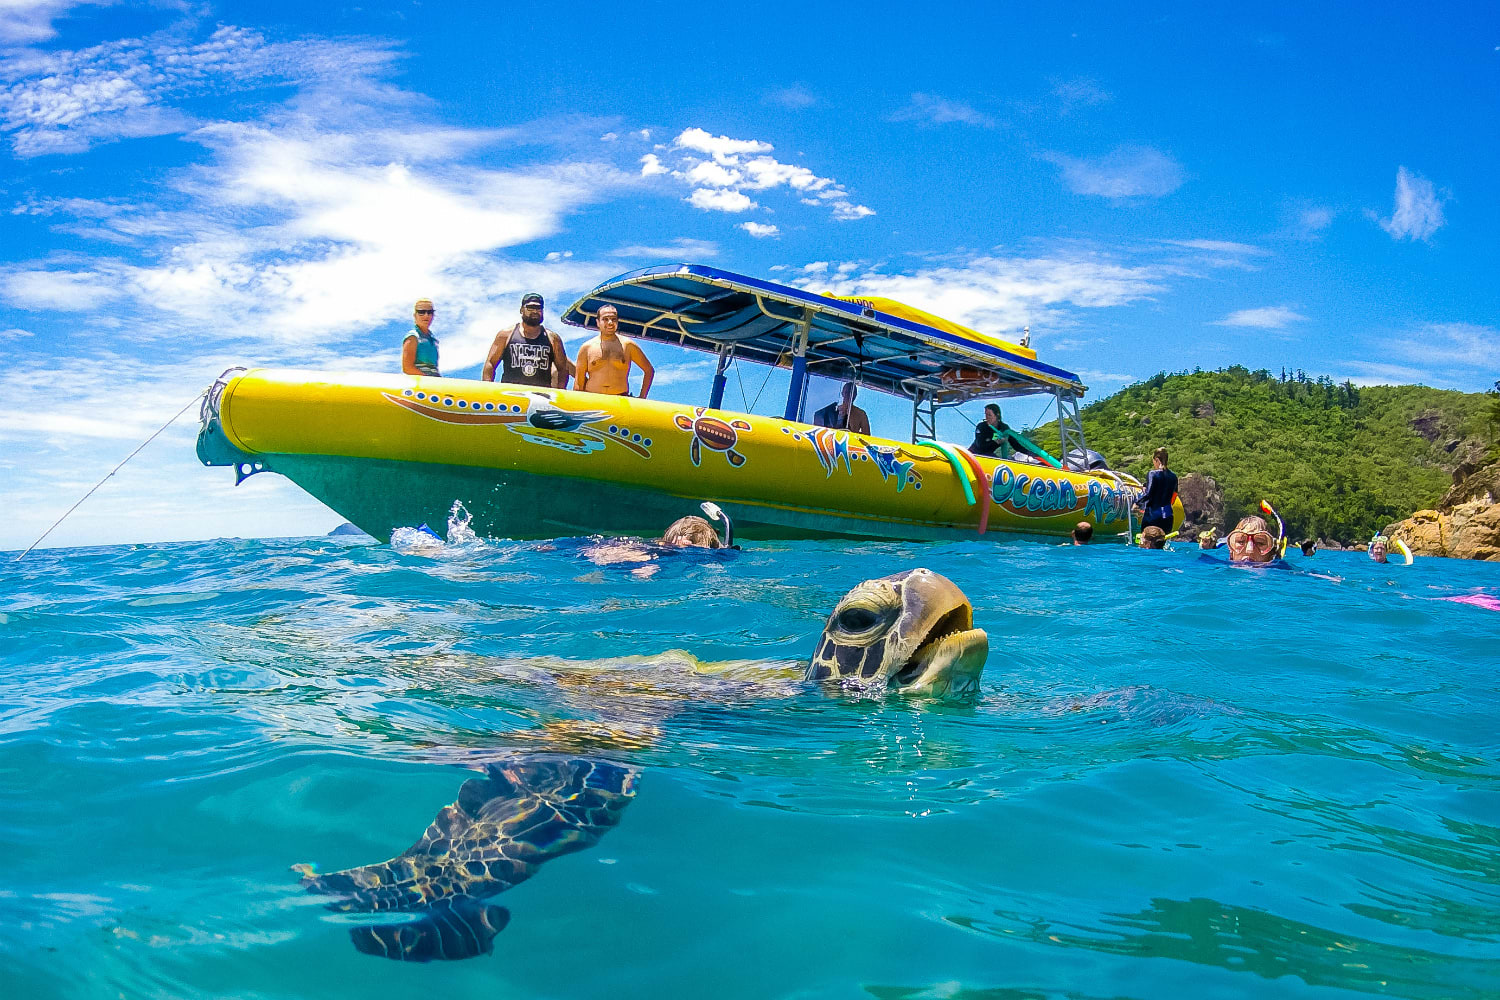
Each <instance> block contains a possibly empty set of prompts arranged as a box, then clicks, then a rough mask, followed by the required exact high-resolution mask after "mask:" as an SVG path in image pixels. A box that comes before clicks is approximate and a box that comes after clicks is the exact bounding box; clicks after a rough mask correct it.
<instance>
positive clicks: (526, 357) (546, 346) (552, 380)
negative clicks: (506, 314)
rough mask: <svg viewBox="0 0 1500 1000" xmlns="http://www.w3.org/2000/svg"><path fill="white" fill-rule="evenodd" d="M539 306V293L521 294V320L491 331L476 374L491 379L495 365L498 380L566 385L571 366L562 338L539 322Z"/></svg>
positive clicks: (561, 387) (556, 387)
mask: <svg viewBox="0 0 1500 1000" xmlns="http://www.w3.org/2000/svg"><path fill="white" fill-rule="evenodd" d="M543 306H544V303H543V302H542V297H541V295H539V294H538V293H536V292H527V293H526V294H525V295H523V296H521V322H519V323H517V324H516V325H515V326H513V327H512V328H510V329H509V330H501V331H500V332H499V333H497V334H495V341H494V343H492V344H491V345H490V353H489V356H488V357H487V358H485V359H484V370H483V372H481V373H480V378H482V379H484V380H485V381H486V382H493V381H495V376H496V373H497V369H498V374H499V380H500V381H501V382H513V383H518V384H520V385H538V386H551V387H552V388H554V389H566V388H567V387H568V376H570V375H572V374H573V366H572V365H571V364H570V363H569V362H568V354H567V351H566V350H564V349H563V344H562V338H560V337H558V335H557V334H555V333H553V332H552V331H551V330H549V329H547V328H546V327H545V326H543V325H542V309H543Z"/></svg>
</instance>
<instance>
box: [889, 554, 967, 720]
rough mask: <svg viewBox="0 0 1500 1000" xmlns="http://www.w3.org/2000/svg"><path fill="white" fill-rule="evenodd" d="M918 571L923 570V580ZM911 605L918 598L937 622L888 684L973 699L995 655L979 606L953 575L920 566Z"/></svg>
mask: <svg viewBox="0 0 1500 1000" xmlns="http://www.w3.org/2000/svg"><path fill="white" fill-rule="evenodd" d="M917 574H921V577H920V578H918V576H917ZM906 585H907V589H908V594H907V601H908V604H907V606H908V607H912V606H914V604H913V599H914V598H915V599H916V602H919V603H920V604H921V605H923V606H925V607H926V608H927V613H926V617H928V618H929V619H930V621H931V624H930V625H928V626H927V628H926V629H925V631H923V632H922V633H921V637H920V639H918V641H917V645H916V648H915V649H913V651H912V653H911V655H910V656H909V657H907V659H906V661H905V663H904V664H902V665H901V666H899V667H898V668H897V670H896V672H895V673H894V674H892V675H891V677H890V680H889V681H888V682H887V683H888V686H889V687H890V688H891V689H894V690H896V691H899V692H901V693H902V694H925V695H931V696H933V697H937V698H947V697H954V698H958V697H967V696H970V695H973V694H975V693H977V692H978V691H979V675H980V673H981V672H982V671H983V670H984V662H985V660H986V659H988V657H989V654H990V638H989V636H988V635H986V634H985V631H984V630H983V629H977V628H975V627H974V607H973V605H971V604H970V603H969V599H968V598H967V597H965V596H964V592H963V591H962V590H959V589H958V585H957V584H955V583H953V581H951V580H949V579H948V578H947V577H944V576H939V575H938V574H936V573H932V572H928V571H922V570H918V571H917V572H916V573H914V574H912V576H911V577H908V579H907V584H906Z"/></svg>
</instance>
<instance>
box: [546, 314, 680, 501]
mask: <svg viewBox="0 0 1500 1000" xmlns="http://www.w3.org/2000/svg"><path fill="white" fill-rule="evenodd" d="M596 322H597V323H598V325H599V336H597V337H595V338H594V339H593V340H590V341H589V342H587V343H586V344H584V345H583V346H582V347H580V348H579V349H578V362H577V364H576V365H575V366H574V371H575V372H576V373H577V375H578V388H579V389H581V390H583V391H584V392H597V393H602V394H603V395H606V396H628V395H630V366H631V365H632V364H634V365H636V366H638V367H639V368H640V370H641V394H640V398H641V399H645V398H646V394H647V393H649V392H650V391H651V380H652V379H653V378H654V377H655V376H656V369H655V368H653V367H652V365H651V362H650V361H648V360H647V359H646V352H645V351H642V350H641V349H640V346H639V345H638V344H636V342H635V341H633V340H631V339H630V338H629V337H622V336H620V311H619V310H618V309H616V308H615V307H614V306H611V305H602V306H600V307H599V315H598V317H597V320H596ZM699 520H702V518H699Z"/></svg>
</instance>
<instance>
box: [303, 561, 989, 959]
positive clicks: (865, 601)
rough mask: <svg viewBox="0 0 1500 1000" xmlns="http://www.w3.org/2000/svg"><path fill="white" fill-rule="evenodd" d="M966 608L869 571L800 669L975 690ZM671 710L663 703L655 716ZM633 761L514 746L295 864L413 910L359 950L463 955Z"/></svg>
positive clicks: (613, 792) (492, 930)
mask: <svg viewBox="0 0 1500 1000" xmlns="http://www.w3.org/2000/svg"><path fill="white" fill-rule="evenodd" d="M973 622H974V618H973V607H972V606H971V605H970V604H969V601H968V599H967V598H966V597H965V596H964V594H963V591H961V590H959V589H958V587H957V586H955V585H954V584H953V583H952V582H951V581H950V580H948V579H947V578H946V577H943V576H939V575H938V574H936V573H933V572H932V571H931V570H926V569H916V570H910V571H908V572H905V573H897V574H895V575H893V576H888V577H883V578H881V579H879V580H868V581H866V582H864V583H861V584H859V585H858V586H856V587H855V588H854V589H853V590H851V591H849V593H848V594H846V595H845V596H844V597H843V599H842V600H840V601H839V603H838V605H837V606H836V607H835V608H834V609H833V613H832V614H831V615H830V616H829V618H828V622H827V624H826V625H825V627H824V629H823V634H822V635H821V636H819V637H818V644H817V647H816V649H815V651H814V654H813V658H812V662H811V663H810V664H809V665H808V667H807V669H806V672H805V673H804V677H805V679H806V680H810V681H833V682H837V683H838V685H839V686H840V687H842V688H846V689H854V690H862V691H868V690H877V691H878V690H881V689H884V690H888V691H894V692H897V693H901V694H926V695H936V696H967V695H971V694H973V693H974V692H976V691H977V690H978V686H979V674H980V671H981V670H982V669H983V668H984V660H985V657H986V655H987V654H988V651H989V640H988V638H987V637H986V635H985V633H984V632H983V631H981V630H979V629H976V628H974V627H973ZM684 657H685V659H687V660H690V661H692V662H693V663H695V664H696V661H695V660H693V659H692V657H691V656H688V655H687V654H684ZM699 666H703V665H699ZM720 666H721V667H733V666H735V665H734V664H724V665H720ZM704 669H705V670H707V669H708V668H707V667H704ZM710 672H716V673H717V672H719V671H710ZM792 676H795V675H792ZM570 677H571V678H572V683H577V684H584V685H588V686H593V685H596V684H597V683H598V681H599V677H598V675H597V674H593V675H580V676H577V677H572V675H570V674H568V673H567V672H563V673H560V674H558V675H557V678H558V680H561V681H564V682H566V681H567V680H568V679H569V678H570ZM791 683H792V684H793V685H795V683H796V682H795V681H792V682H791ZM782 684H783V685H784V684H786V681H784V680H783V681H782ZM766 690H767V691H768V692H769V691H772V690H775V691H777V692H778V693H787V688H785V687H779V688H778V687H772V686H767V688H766ZM638 693H639V694H642V695H645V696H647V697H648V700H650V699H654V700H656V701H660V702H661V703H662V705H663V706H665V705H668V704H671V703H673V702H676V701H679V700H681V699H682V698H684V697H686V692H683V691H675V690H671V689H670V686H668V688H667V689H665V690H658V689H654V688H649V686H648V687H647V688H646V689H644V690H642V691H640V692H638ZM667 714H670V712H668V711H667V710H666V709H665V708H664V707H663V708H662V715H661V716H660V717H665V715H667ZM637 721H639V720H637ZM637 728H638V729H642V731H653V732H654V727H652V726H645V727H639V726H638V727H637ZM540 735H542V736H543V737H545V738H546V739H547V740H548V742H549V743H550V747H551V749H554V750H555V749H556V748H557V747H558V746H559V745H562V746H566V745H568V743H569V742H570V741H569V740H568V739H567V738H566V734H560V733H556V732H549V731H548V730H547V728H546V727H544V728H543V730H542V731H541V734H540ZM590 735H593V734H590ZM639 773H640V772H639V771H638V770H637V769H636V768H633V767H630V766H628V765H624V764H619V763H615V762H612V761H607V760H600V759H597V758H588V757H581V756H570V755H567V754H558V753H533V754H518V755H515V756H513V757H511V758H508V759H507V760H504V761H502V762H499V763H494V764H490V765H489V766H488V767H487V768H486V769H485V773H484V776H483V777H478V778H471V779H470V780H468V781H466V782H464V784H463V786H462V787H461V788H460V789H459V793H458V798H457V800H456V801H455V802H453V803H452V804H451V805H447V806H444V807H443V808H442V809H441V810H439V812H438V814H437V818H436V819H434V820H433V822H432V825H431V826H429V827H428V828H427V831H426V832H425V833H424V834H423V835H422V836H421V838H420V839H418V840H417V842H416V843H415V844H413V845H412V846H411V847H409V848H408V849H407V850H406V851H404V852H403V853H401V854H400V855H398V856H396V857H394V858H392V859H390V860H389V861H383V862H380V863H379V864H373V865H364V866H362V867H359V868H350V869H346V870H344V871H338V872H331V873H329V874H326V875H319V874H317V873H316V872H315V871H314V870H313V868H312V867H311V866H309V865H297V866H294V870H295V871H297V872H298V873H300V874H301V875H302V876H303V878H302V884H303V886H304V887H305V888H306V889H307V890H308V891H310V892H316V893H321V894H326V895H333V896H337V897H339V898H338V899H337V900H336V901H335V902H332V903H330V904H329V908H330V909H334V910H338V911H341V912H366V913H384V912H389V911H398V912H406V913H409V914H410V915H411V917H412V919H410V920H407V921H406V922H403V923H392V924H383V925H371V926H362V927H357V928H355V929H354V930H352V931H350V937H351V939H352V940H353V942H354V946H355V947H356V948H357V949H359V950H360V951H362V952H365V953H366V954H371V955H382V956H385V957H387V958H392V959H399V960H402V961H416V962H427V961H431V960H433V959H458V958H471V957H473V956H475V955H481V954H485V953H487V952H489V951H490V950H491V948H492V947H493V941H494V938H495V935H496V934H498V933H499V932H500V931H501V930H502V929H503V928H504V927H505V925H506V923H507V922H508V921H509V919H510V914H509V911H507V910H506V909H505V908H504V907H501V906H495V905H492V904H489V903H487V902H485V900H486V899H488V898H489V897H492V896H495V895H498V894H499V893H501V892H504V891H505V890H507V889H509V888H511V887H512V886H515V885H517V884H519V883H521V882H523V881H525V880H526V879H528V878H530V877H531V876H532V875H533V874H534V873H535V872H536V870H537V868H538V867H540V866H541V865H542V864H543V863H544V862H546V861H549V860H551V859H552V858H555V857H559V856H561V855H563V854H568V853H571V852H573V851H580V850H583V849H585V848H588V847H592V846H593V845H594V844H595V843H597V842H598V840H599V838H600V837H602V836H603V835H604V834H605V833H606V832H608V831H609V829H610V828H611V827H613V826H615V824H617V823H618V822H619V820H620V816H621V814H622V813H623V812H624V810H625V807H626V806H628V805H629V804H630V802H631V800H632V799H633V798H634V796H635V789H636V782H637V779H638V778H639Z"/></svg>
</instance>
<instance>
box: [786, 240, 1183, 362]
mask: <svg viewBox="0 0 1500 1000" xmlns="http://www.w3.org/2000/svg"><path fill="white" fill-rule="evenodd" d="M810 268H811V269H810V270H809V269H807V268H805V269H804V271H805V272H806V273H807V277H804V278H800V279H794V281H793V283H794V284H796V285H799V286H801V287H804V288H808V289H811V290H816V291H824V290H829V291H833V292H836V293H837V294H840V295H878V296H885V297H888V298H893V299H897V300H899V301H901V302H906V303H908V304H910V305H913V306H916V307H918V308H920V309H925V310H927V311H928V312H932V313H935V314H937V315H939V316H944V317H946V318H948V319H951V320H954V321H956V322H959V323H963V324H965V325H967V326H972V327H974V328H975V329H977V330H982V331H986V332H989V333H994V334H997V335H999V336H1011V337H1018V336H1019V335H1020V332H1021V329H1022V327H1024V326H1028V325H1029V326H1031V327H1032V330H1033V333H1034V334H1039V333H1041V332H1042V331H1043V330H1056V329H1058V328H1061V327H1066V326H1069V325H1071V324H1072V323H1073V322H1074V321H1075V316H1076V313H1077V311H1078V310H1083V309H1101V308H1108V307H1115V306H1124V305H1129V304H1131V303H1135V302H1141V301H1145V300H1148V299H1150V298H1151V296H1153V295H1154V294H1155V293H1157V292H1159V291H1161V290H1162V289H1163V287H1164V286H1163V285H1162V283H1161V280H1160V276H1159V275H1158V274H1157V273H1156V272H1155V271H1153V270H1152V269H1150V268H1147V267H1129V266H1126V265H1123V264H1119V263H1116V262H1114V261H1112V260H1109V259H1107V258H1105V257H1102V256H1100V255H1096V254H1082V253H1080V254H1070V255H1058V256H1050V257H995V256H977V257H973V258H969V259H966V260H963V261H960V262H958V263H952V264H940V265H936V266H933V267H929V268H924V269H920V270H917V271H913V272H911V273H908V274H887V273H884V272H882V271H880V270H878V269H872V268H862V267H859V266H857V265H854V264H847V263H846V264H841V265H839V266H838V267H837V268H835V269H834V273H832V274H830V273H828V269H827V265H826V263H825V262H822V261H819V262H817V263H816V264H814V265H810ZM1034 342H1035V338H1034Z"/></svg>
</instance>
